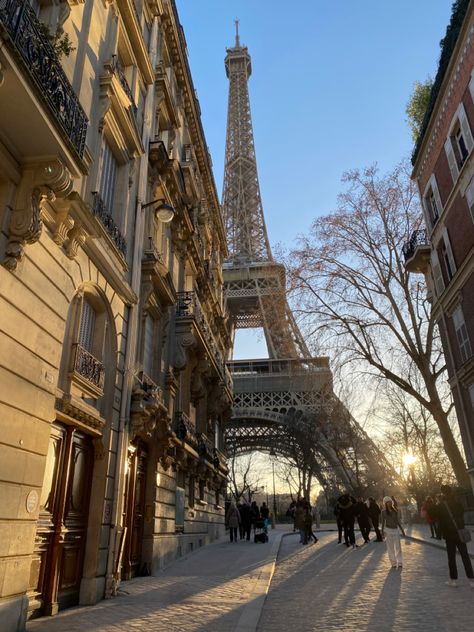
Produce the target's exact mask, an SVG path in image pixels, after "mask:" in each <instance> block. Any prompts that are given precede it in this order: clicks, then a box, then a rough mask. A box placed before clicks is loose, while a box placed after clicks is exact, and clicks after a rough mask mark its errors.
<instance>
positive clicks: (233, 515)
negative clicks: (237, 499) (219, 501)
mask: <svg viewBox="0 0 474 632" xmlns="http://www.w3.org/2000/svg"><path fill="white" fill-rule="evenodd" d="M240 522H241V519H240V512H239V510H238V509H237V507H236V506H235V503H230V507H229V510H228V512H227V524H228V525H229V532H230V541H231V542H237V529H238V528H239V525H240Z"/></svg>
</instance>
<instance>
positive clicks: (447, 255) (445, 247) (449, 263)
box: [441, 226, 456, 281]
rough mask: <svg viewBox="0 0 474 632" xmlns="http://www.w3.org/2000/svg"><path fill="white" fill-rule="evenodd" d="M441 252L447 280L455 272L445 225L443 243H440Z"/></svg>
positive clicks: (454, 263)
mask: <svg viewBox="0 0 474 632" xmlns="http://www.w3.org/2000/svg"><path fill="white" fill-rule="evenodd" d="M441 252H442V255H443V261H444V266H445V269H446V275H447V277H448V281H450V280H451V279H452V278H453V276H454V273H455V272H456V262H455V260H454V255H453V251H452V248H451V242H450V241H449V234H448V230H447V228H446V227H445V226H444V227H443V243H442V245H441Z"/></svg>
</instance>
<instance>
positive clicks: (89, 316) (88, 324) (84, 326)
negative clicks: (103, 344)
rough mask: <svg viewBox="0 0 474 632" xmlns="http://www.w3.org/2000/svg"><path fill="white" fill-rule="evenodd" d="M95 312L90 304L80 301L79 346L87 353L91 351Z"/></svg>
mask: <svg viewBox="0 0 474 632" xmlns="http://www.w3.org/2000/svg"><path fill="white" fill-rule="evenodd" d="M94 326H95V311H94V308H93V307H92V305H91V304H90V303H88V302H87V301H86V300H83V301H82V312H81V324H80V327H79V344H80V345H81V347H84V349H86V350H87V351H89V352H91V351H92V343H93V341H94Z"/></svg>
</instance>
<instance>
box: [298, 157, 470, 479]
mask: <svg viewBox="0 0 474 632" xmlns="http://www.w3.org/2000/svg"><path fill="white" fill-rule="evenodd" d="M343 182H344V183H346V184H347V190H346V192H345V193H342V194H341V195H340V196H339V198H338V201H339V204H338V209H337V210H336V211H335V212H334V213H332V214H330V215H327V216H324V217H320V218H317V219H316V220H315V221H314V223H313V225H312V227H311V230H310V233H309V235H307V236H305V237H301V238H300V242H299V245H298V248H297V249H295V251H294V252H292V253H291V261H292V265H291V266H290V273H291V278H292V281H293V286H294V289H296V290H297V291H299V296H298V303H299V305H300V306H301V312H302V313H303V314H304V315H306V317H309V319H310V324H311V325H312V326H313V327H314V329H313V331H314V332H315V333H316V332H317V334H318V336H319V337H321V336H322V335H325V342H326V344H328V345H331V346H332V347H333V348H334V349H335V351H336V353H337V354H338V355H339V358H340V359H341V360H342V362H351V363H353V362H356V363H357V362H359V363H360V362H362V363H363V365H364V367H365V368H366V370H368V371H369V372H371V373H373V374H374V375H376V376H377V377H379V378H385V379H387V380H390V381H391V382H392V383H393V384H395V385H396V386H397V387H399V388H401V389H402V390H404V391H405V392H406V393H407V394H409V395H411V396H412V397H413V398H414V399H416V400H417V401H418V402H419V403H420V404H421V405H422V406H423V407H424V408H425V409H426V410H427V411H428V413H429V414H430V415H431V416H432V417H433V419H434V420H435V421H436V424H437V426H438V429H439V432H440V435H441V438H442V441H443V446H444V449H445V451H446V454H447V455H448V457H449V460H450V462H451V465H452V467H453V470H454V472H455V475H456V478H457V480H458V482H459V484H460V485H462V486H463V487H466V488H467V487H468V486H469V478H468V475H467V471H466V465H465V462H464V459H463V457H462V455H461V451H460V449H459V446H458V444H457V443H456V441H455V438H454V436H453V433H452V431H451V428H450V424H449V413H450V410H451V404H450V403H445V402H443V400H442V397H441V396H440V392H439V383H440V380H441V379H442V378H443V379H444V376H445V365H444V357H443V355H442V351H441V347H440V343H439V339H438V332H437V327H436V322H435V318H434V317H433V315H432V313H431V305H430V303H429V301H428V300H427V297H426V287H425V284H424V282H423V281H422V279H421V277H420V276H412V275H411V274H409V273H408V272H407V270H406V269H405V265H404V260H403V255H402V247H403V245H404V243H405V242H406V241H407V240H408V238H409V236H410V235H411V233H412V231H413V230H414V229H416V228H417V227H418V226H419V224H420V221H421V211H420V207H419V202H418V198H417V193H416V189H415V184H414V183H413V182H412V181H411V179H410V170H409V166H408V164H407V163H402V164H400V165H399V166H398V167H397V168H396V169H394V170H393V172H391V173H389V174H388V175H387V176H383V177H382V176H379V174H378V172H377V169H376V168H375V167H374V168H370V169H367V170H365V171H359V170H355V171H351V172H349V173H346V174H345V175H344V177H343ZM407 358H408V359H409V360H410V362H411V364H410V369H411V370H412V371H413V372H414V373H416V374H417V376H418V377H419V378H420V384H421V385H422V388H421V389H417V388H416V387H415V386H414V380H413V379H412V377H413V376H412V375H410V374H406V372H405V369H404V367H405V366H406V364H407V362H406V360H407Z"/></svg>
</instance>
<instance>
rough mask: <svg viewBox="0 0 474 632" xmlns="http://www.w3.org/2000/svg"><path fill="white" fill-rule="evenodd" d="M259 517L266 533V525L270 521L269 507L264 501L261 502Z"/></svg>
mask: <svg viewBox="0 0 474 632" xmlns="http://www.w3.org/2000/svg"><path fill="white" fill-rule="evenodd" d="M260 517H261V518H262V520H263V523H264V525H265V526H264V529H265V533H268V525H269V523H270V520H269V518H270V509H269V508H268V507H267V504H266V503H265V502H263V503H262V506H261V507H260Z"/></svg>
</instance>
